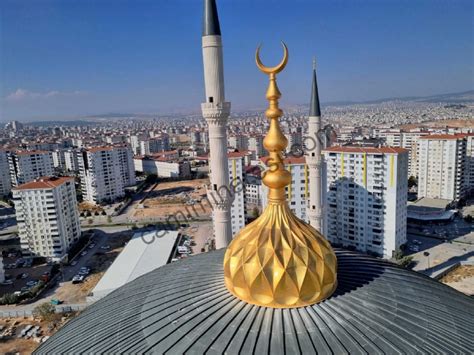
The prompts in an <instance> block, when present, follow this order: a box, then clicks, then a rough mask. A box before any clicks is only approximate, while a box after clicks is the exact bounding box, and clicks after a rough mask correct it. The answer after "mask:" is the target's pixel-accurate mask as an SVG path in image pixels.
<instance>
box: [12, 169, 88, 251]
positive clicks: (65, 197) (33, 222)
mask: <svg viewBox="0 0 474 355" xmlns="http://www.w3.org/2000/svg"><path fill="white" fill-rule="evenodd" d="M13 201H14V203H15V209H16V218H17V222H18V233H19V236H20V243H21V248H22V252H23V254H24V255H25V256H44V257H51V258H53V259H55V260H58V259H61V258H62V257H63V256H64V255H65V254H66V252H67V251H68V249H69V248H70V246H71V245H72V244H73V243H74V242H75V241H77V240H78V239H79V238H80V236H81V227H80V222H79V213H78V210H77V200H76V190H75V188H74V178H72V177H60V178H54V177H45V178H40V179H37V180H34V181H30V182H28V183H26V184H23V185H20V186H18V187H16V188H14V189H13Z"/></svg>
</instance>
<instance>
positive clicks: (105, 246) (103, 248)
mask: <svg viewBox="0 0 474 355" xmlns="http://www.w3.org/2000/svg"><path fill="white" fill-rule="evenodd" d="M100 249H102V250H110V245H102V246H101V247H100Z"/></svg>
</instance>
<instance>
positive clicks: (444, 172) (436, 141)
mask: <svg viewBox="0 0 474 355" xmlns="http://www.w3.org/2000/svg"><path fill="white" fill-rule="evenodd" d="M466 143H467V136H466V135H465V134H433V135H429V136H424V137H420V139H419V140H418V152H417V154H418V198H420V197H430V198H440V199H446V200H458V199H460V198H462V197H463V196H464V194H465V192H466V185H465V183H466V175H467V174H466V171H467V170H466V168H467V166H466Z"/></svg>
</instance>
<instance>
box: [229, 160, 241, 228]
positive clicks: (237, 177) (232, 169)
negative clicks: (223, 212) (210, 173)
mask: <svg viewBox="0 0 474 355" xmlns="http://www.w3.org/2000/svg"><path fill="white" fill-rule="evenodd" d="M227 158H228V165H229V181H230V184H229V187H230V188H231V189H232V190H233V191H234V199H233V201H232V206H231V210H230V215H231V221H232V237H234V236H235V235H236V234H237V233H238V232H239V231H240V230H241V229H242V228H243V227H244V226H245V204H244V189H245V185H244V184H245V183H244V175H243V173H244V158H245V154H244V153H240V152H232V153H228V154H227Z"/></svg>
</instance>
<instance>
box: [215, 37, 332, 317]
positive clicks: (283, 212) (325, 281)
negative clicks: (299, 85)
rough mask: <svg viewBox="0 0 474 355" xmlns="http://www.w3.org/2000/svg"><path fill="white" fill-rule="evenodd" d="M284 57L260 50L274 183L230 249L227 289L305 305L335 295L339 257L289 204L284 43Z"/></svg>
mask: <svg viewBox="0 0 474 355" xmlns="http://www.w3.org/2000/svg"><path fill="white" fill-rule="evenodd" d="M282 45H283V49H284V57H283V60H282V61H281V62H280V64H278V65H277V66H275V67H266V66H264V65H263V64H262V62H261V60H260V56H259V51H260V47H259V48H257V52H256V54H255V61H256V63H257V67H258V68H259V69H260V71H262V72H263V73H265V74H267V75H268V76H269V80H270V83H269V86H268V90H267V95H266V97H267V100H268V102H269V105H268V109H267V110H266V111H265V115H266V116H267V118H268V119H269V121H270V128H269V130H268V134H267V136H266V137H265V139H264V141H263V145H264V146H265V149H266V150H267V151H268V152H269V155H270V156H269V159H268V162H267V166H268V169H267V170H266V171H265V172H264V173H263V174H262V177H263V179H262V181H263V183H264V184H265V185H266V186H268V188H269V192H268V206H267V207H266V209H265V211H264V212H263V213H262V215H261V216H260V217H259V218H257V219H256V220H255V221H254V222H252V223H251V224H249V225H247V226H246V227H244V228H243V229H242V230H241V231H240V232H239V234H238V235H237V236H236V237H235V238H234V239H233V241H232V242H231V243H230V245H229V246H228V248H227V251H226V253H225V257H224V276H225V285H226V287H227V289H228V290H229V291H230V292H231V293H232V294H233V295H235V296H236V297H238V298H240V299H241V300H243V301H245V302H247V303H251V304H256V305H259V306H265V307H272V308H293V307H302V306H307V305H311V304H314V303H316V302H319V301H321V300H323V299H325V298H327V297H329V296H330V295H331V294H332V293H333V292H334V290H335V289H336V286H337V278H336V270H337V260H336V255H335V254H334V251H333V250H332V248H331V246H330V245H329V243H328V242H327V240H326V239H324V237H323V236H322V235H321V234H319V233H318V232H317V231H316V229H314V228H313V227H311V226H310V225H309V224H307V223H305V222H303V221H302V220H300V219H298V218H297V217H296V216H295V215H294V214H293V213H292V212H291V210H290V208H289V207H288V203H287V201H286V192H285V187H286V186H287V185H288V184H289V183H290V182H291V174H290V173H289V172H288V171H287V170H286V169H285V165H284V162H283V158H282V151H284V149H285V148H286V146H287V145H288V140H287V139H286V137H285V135H284V134H283V133H282V131H281V129H280V125H279V122H278V119H279V117H281V116H282V115H283V112H282V111H281V110H280V108H279V107H278V99H279V98H280V97H281V93H280V91H279V90H278V86H277V83H276V74H278V73H279V72H281V71H282V70H283V69H284V68H285V66H286V63H287V62H288V48H287V47H286V45H285V44H284V43H283V42H282Z"/></svg>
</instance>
